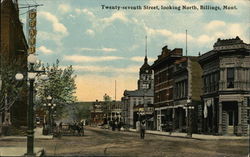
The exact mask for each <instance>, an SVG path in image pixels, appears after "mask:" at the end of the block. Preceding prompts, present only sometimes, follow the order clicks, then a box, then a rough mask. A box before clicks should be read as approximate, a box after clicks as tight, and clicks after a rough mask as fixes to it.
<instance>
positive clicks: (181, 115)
mask: <svg viewBox="0 0 250 157" xmlns="http://www.w3.org/2000/svg"><path fill="white" fill-rule="evenodd" d="M201 75H202V70H201V67H200V65H199V63H198V57H191V56H188V57H183V58H182V59H181V60H178V61H176V62H175V67H174V73H173V78H174V106H173V131H177V132H186V131H187V129H192V130H191V131H192V132H196V133H197V132H199V131H198V129H197V128H198V125H197V124H198V123H197V122H198V121H199V119H198V114H197V113H198V112H197V111H198V106H199V105H200V103H201V100H200V93H201V92H202V90H201V83H202V80H201ZM188 101H190V102H188Z"/></svg>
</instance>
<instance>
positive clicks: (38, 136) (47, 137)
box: [0, 127, 53, 140]
mask: <svg viewBox="0 0 250 157" xmlns="http://www.w3.org/2000/svg"><path fill="white" fill-rule="evenodd" d="M34 131H35V134H34V138H35V139H39V140H41V139H42V140H50V139H53V136H52V135H43V134H42V131H43V129H42V128H40V127H37V128H35V129H34ZM26 138H27V136H0V140H6V139H26Z"/></svg>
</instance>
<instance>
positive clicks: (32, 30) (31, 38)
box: [27, 9, 37, 54]
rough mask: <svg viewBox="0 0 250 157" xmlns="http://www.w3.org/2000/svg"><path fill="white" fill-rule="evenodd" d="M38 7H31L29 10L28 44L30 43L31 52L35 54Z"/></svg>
mask: <svg viewBox="0 0 250 157" xmlns="http://www.w3.org/2000/svg"><path fill="white" fill-rule="evenodd" d="M36 15H37V11H36V9H31V10H29V12H28V20H27V22H28V44H29V50H28V52H29V54H34V53H35V52H36V34H37V30H36Z"/></svg>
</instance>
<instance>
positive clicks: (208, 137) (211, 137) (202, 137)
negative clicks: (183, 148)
mask: <svg viewBox="0 0 250 157" xmlns="http://www.w3.org/2000/svg"><path fill="white" fill-rule="evenodd" d="M129 131H131V132H137V131H136V129H129ZM146 134H153V135H162V136H169V137H181V138H192V139H198V140H222V139H223V140H242V139H248V138H249V137H248V136H214V135H202V134H192V137H188V136H187V133H178V132H172V133H171V134H170V132H162V131H153V130H146Z"/></svg>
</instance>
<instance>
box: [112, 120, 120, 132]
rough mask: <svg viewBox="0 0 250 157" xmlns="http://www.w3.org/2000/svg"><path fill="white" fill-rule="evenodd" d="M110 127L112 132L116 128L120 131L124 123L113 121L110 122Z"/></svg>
mask: <svg viewBox="0 0 250 157" xmlns="http://www.w3.org/2000/svg"><path fill="white" fill-rule="evenodd" d="M109 125H110V127H111V128H112V131H115V129H116V128H117V130H118V131H120V130H121V127H122V125H123V124H122V122H119V121H116V120H113V121H111V122H109Z"/></svg>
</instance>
